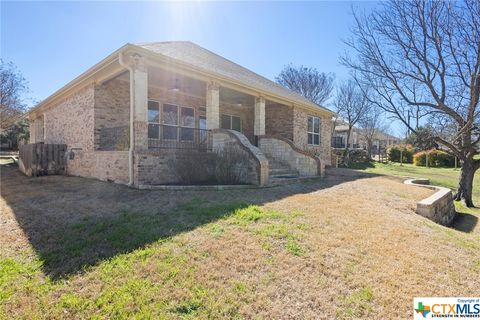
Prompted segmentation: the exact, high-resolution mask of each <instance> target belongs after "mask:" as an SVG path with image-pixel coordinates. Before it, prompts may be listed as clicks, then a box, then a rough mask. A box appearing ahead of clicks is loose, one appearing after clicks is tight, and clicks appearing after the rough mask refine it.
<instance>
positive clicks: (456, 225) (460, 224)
mask: <svg viewBox="0 0 480 320" xmlns="http://www.w3.org/2000/svg"><path fill="white" fill-rule="evenodd" d="M477 223H478V217H477V216H475V215H473V214H470V213H465V212H460V211H458V210H457V215H456V216H455V219H454V220H453V224H452V228H453V229H455V230H458V231H462V232H466V233H469V232H472V231H473V230H474V229H475V227H476V226H477Z"/></svg>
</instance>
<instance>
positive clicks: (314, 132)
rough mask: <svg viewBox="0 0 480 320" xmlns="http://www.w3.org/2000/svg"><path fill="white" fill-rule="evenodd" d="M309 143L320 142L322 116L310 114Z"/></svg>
mask: <svg viewBox="0 0 480 320" xmlns="http://www.w3.org/2000/svg"><path fill="white" fill-rule="evenodd" d="M307 134H308V144H313V145H319V144H320V118H318V117H313V116H308V126H307Z"/></svg>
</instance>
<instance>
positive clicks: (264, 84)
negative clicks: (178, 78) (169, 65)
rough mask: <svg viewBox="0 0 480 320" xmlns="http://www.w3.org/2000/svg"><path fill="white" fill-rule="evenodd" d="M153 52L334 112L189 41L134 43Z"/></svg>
mask: <svg viewBox="0 0 480 320" xmlns="http://www.w3.org/2000/svg"><path fill="white" fill-rule="evenodd" d="M134 45H135V46H137V47H141V48H143V49H146V50H148V51H151V52H153V53H156V54H161V55H163V56H166V57H168V58H170V59H174V60H178V61H180V62H182V63H185V64H188V65H191V66H194V67H196V68H199V69H203V70H204V71H206V72H209V73H214V74H218V75H220V76H222V77H225V78H228V79H231V80H233V81H237V82H241V83H243V84H245V85H247V86H251V87H255V88H258V89H259V90H261V91H265V92H266V93H269V94H271V95H274V96H279V97H282V98H285V99H288V100H293V101H297V102H298V103H300V104H305V105H307V106H312V107H317V108H319V109H321V110H324V111H327V112H330V113H332V114H333V113H334V112H333V111H331V110H329V109H327V108H325V107H323V106H320V105H318V104H316V103H314V102H312V101H310V100H308V99H306V98H304V97H302V96H301V95H299V94H297V93H295V92H293V91H291V90H289V89H287V88H285V87H283V86H281V85H279V84H277V83H275V82H273V81H271V80H269V79H267V78H265V77H263V76H261V75H259V74H257V73H255V72H253V71H251V70H248V69H247V68H244V67H242V66H240V65H238V64H236V63H234V62H232V61H230V60H228V59H225V58H224V57H222V56H219V55H218V54H216V53H213V52H211V51H209V50H207V49H205V48H202V47H200V46H199V45H197V44H195V43H193V42H190V41H168V42H149V43H140V44H134Z"/></svg>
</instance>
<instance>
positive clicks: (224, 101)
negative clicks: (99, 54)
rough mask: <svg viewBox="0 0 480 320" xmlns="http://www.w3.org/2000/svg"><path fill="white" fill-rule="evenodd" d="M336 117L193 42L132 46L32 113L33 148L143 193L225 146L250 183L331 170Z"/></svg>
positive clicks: (71, 170)
mask: <svg viewBox="0 0 480 320" xmlns="http://www.w3.org/2000/svg"><path fill="white" fill-rule="evenodd" d="M333 115H334V113H333V112H332V111H330V110H328V109H326V108H324V107H322V106H319V105H317V104H314V103H312V102H311V101H309V100H307V99H305V98H303V97H301V96H299V95H298V94H296V93H294V92H292V91H290V90H288V89H286V88H284V87H282V86H280V85H278V84H276V83H274V82H272V81H270V80H268V79H266V78H264V77H262V76H260V75H258V74H256V73H254V72H252V71H250V70H248V69H246V68H243V67H241V66H239V65H238V64H235V63H233V62H231V61H229V60H227V59H225V58H223V57H221V56H219V55H216V54H214V53H212V52H210V51H208V50H206V49H204V48H202V47H200V46H198V45H196V44H194V43H191V42H184V41H182V42H155V43H147V44H137V45H133V44H127V45H125V46H123V47H121V48H120V49H118V50H117V51H115V52H114V53H112V54H111V55H109V56H108V57H107V58H105V59H104V60H102V61H100V62H99V63H98V64H96V65H95V66H93V67H92V68H90V69H89V70H87V71H86V72H85V73H83V74H82V75H80V76H79V77H77V78H76V79H74V80H73V81H72V82H70V83H68V84H67V85H66V86H64V87H63V88H61V89H60V90H59V91H57V92H56V93H54V94H53V95H51V96H50V97H48V98H47V99H46V100H44V101H43V102H41V103H40V104H39V105H38V106H37V107H35V108H34V109H33V110H32V111H31V112H30V113H29V119H30V125H31V128H30V132H31V133H32V134H31V139H30V142H31V143H52V144H57V143H61V144H66V145H67V149H68V161H67V166H68V167H67V172H68V174H71V175H78V176H84V177H95V178H98V179H102V180H111V181H115V182H118V183H125V184H130V185H133V186H136V187H145V186H148V185H155V184H175V183H181V181H179V175H178V172H176V169H177V170H178V167H177V168H176V166H175V164H176V163H177V162H178V159H179V158H181V157H184V156H185V155H187V156H188V157H190V158H191V157H194V158H195V159H196V158H198V159H199V161H203V160H205V159H206V158H208V156H207V155H208V154H212V153H213V152H215V151H216V150H220V149H222V148H223V147H224V146H225V145H227V144H228V145H234V146H236V147H237V148H238V149H239V150H243V151H242V152H244V153H245V154H246V155H247V156H248V157H249V159H250V160H249V171H248V177H246V178H245V180H246V181H244V182H245V183H254V184H260V185H263V184H266V183H268V181H269V177H271V176H274V175H277V176H278V175H279V174H281V173H284V172H288V173H290V174H293V173H295V175H298V176H309V175H321V174H322V172H323V168H324V166H325V165H330V152H331V147H330V146H331V142H330V139H331V135H330V132H331V124H332V121H331V119H332V116H333Z"/></svg>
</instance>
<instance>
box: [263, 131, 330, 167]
mask: <svg viewBox="0 0 480 320" xmlns="http://www.w3.org/2000/svg"><path fill="white" fill-rule="evenodd" d="M292 145H293V143H292V144H290V143H288V142H287V141H282V140H280V139H276V138H270V137H262V138H260V141H259V148H260V150H262V152H263V153H264V154H265V155H266V156H267V157H270V158H274V159H278V160H282V161H285V162H287V163H288V164H289V165H290V167H292V168H293V169H296V170H297V171H298V173H299V174H300V175H301V176H319V175H323V173H324V168H325V166H324V165H323V164H322V163H321V161H320V160H319V159H315V158H314V156H312V155H307V154H305V153H302V152H301V150H300V149H298V150H295V149H294V147H293V146H292Z"/></svg>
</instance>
